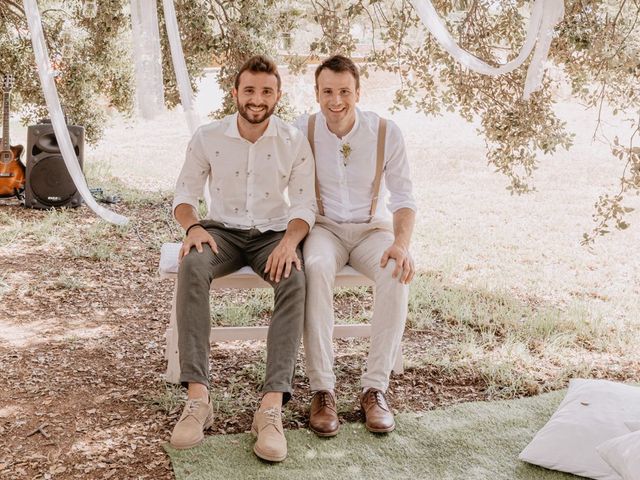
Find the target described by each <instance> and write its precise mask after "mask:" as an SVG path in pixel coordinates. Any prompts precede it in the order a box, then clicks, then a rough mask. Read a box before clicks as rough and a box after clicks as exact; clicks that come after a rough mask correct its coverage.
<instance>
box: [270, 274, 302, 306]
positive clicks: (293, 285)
mask: <svg viewBox="0 0 640 480" xmlns="http://www.w3.org/2000/svg"><path fill="white" fill-rule="evenodd" d="M305 283H306V280H305V270H298V269H297V268H296V267H295V266H292V267H291V273H290V274H289V276H288V277H286V278H285V276H284V274H283V275H282V278H281V279H280V282H278V283H277V284H276V285H275V288H277V289H278V290H280V291H281V292H282V293H286V294H287V296H291V297H294V298H296V299H298V298H300V299H301V300H302V301H304V298H305V291H306V286H305Z"/></svg>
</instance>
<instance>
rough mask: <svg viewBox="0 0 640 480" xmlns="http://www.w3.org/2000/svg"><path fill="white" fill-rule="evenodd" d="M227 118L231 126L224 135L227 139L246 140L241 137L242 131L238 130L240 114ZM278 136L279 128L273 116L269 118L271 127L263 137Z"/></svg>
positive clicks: (268, 126) (268, 127) (269, 126)
mask: <svg viewBox="0 0 640 480" xmlns="http://www.w3.org/2000/svg"><path fill="white" fill-rule="evenodd" d="M227 118H228V119H229V126H227V129H226V130H225V132H224V134H225V135H226V136H227V137H231V138H241V139H242V140H244V138H242V136H241V135H240V131H239V130H238V112H236V113H234V114H233V115H229V116H228V117H227ZM276 136H278V127H277V126H276V120H275V116H274V115H271V117H269V125H267V129H266V130H265V131H264V133H263V134H262V137H276ZM262 137H260V138H262Z"/></svg>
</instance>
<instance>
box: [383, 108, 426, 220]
mask: <svg viewBox="0 0 640 480" xmlns="http://www.w3.org/2000/svg"><path fill="white" fill-rule="evenodd" d="M387 125H388V127H387V139H386V143H387V151H386V156H387V161H386V163H385V176H384V180H385V186H386V188H387V191H388V192H389V199H388V202H387V208H388V209H389V211H391V212H392V213H395V212H396V211H398V210H400V209H401V208H410V209H411V210H413V211H414V212H416V211H417V210H418V207H417V205H416V201H415V199H414V197H413V185H412V182H411V172H410V171H409V160H408V158H407V151H406V148H405V144H404V138H403V137H402V132H401V131H400V128H399V127H398V126H397V125H396V124H395V123H394V122H393V121H391V120H389V121H388V122H387Z"/></svg>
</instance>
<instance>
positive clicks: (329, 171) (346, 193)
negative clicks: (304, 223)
mask: <svg viewBox="0 0 640 480" xmlns="http://www.w3.org/2000/svg"><path fill="white" fill-rule="evenodd" d="M379 118H380V117H379V116H378V115H377V114H375V113H373V112H363V111H361V110H359V109H356V122H355V124H354V126H353V128H352V129H351V131H350V132H349V133H348V134H347V135H345V136H344V137H342V138H338V137H337V136H336V135H335V134H334V133H332V132H331V131H330V130H329V128H328V127H327V121H326V120H325V118H324V116H323V115H322V112H318V114H317V117H316V126H315V135H314V143H315V160H316V174H317V175H318V181H319V183H320V196H321V199H322V206H323V208H324V215H325V216H327V217H329V218H330V219H331V220H333V221H335V222H339V223H345V222H350V223H363V222H367V221H369V220H370V219H371V220H376V221H377V220H389V219H390V218H391V213H393V212H395V211H397V210H399V209H401V208H410V209H411V210H414V211H416V210H417V207H416V202H415V200H414V198H413V194H412V185H411V177H410V173H409V162H408V160H407V154H406V150H405V146H404V139H403V138H402V132H401V131H400V129H399V128H398V126H397V125H396V124H395V123H394V122H392V121H391V120H387V134H386V144H385V154H384V173H383V176H382V179H381V182H380V194H379V201H378V204H377V206H376V211H375V214H374V216H373V218H371V217H370V210H371V200H372V199H373V196H374V192H373V182H374V179H375V176H376V153H377V142H378V121H379ZM308 121H309V115H306V114H305V115H302V116H300V117H298V118H297V119H296V121H295V126H296V127H298V128H299V129H300V130H301V131H302V132H304V134H305V135H306V134H307V123H308ZM345 144H348V145H349V147H348V148H349V149H350V150H351V152H350V154H349V156H348V158H347V159H346V160H345V158H344V155H343V153H342V152H343V151H344V148H345V147H344V145H345Z"/></svg>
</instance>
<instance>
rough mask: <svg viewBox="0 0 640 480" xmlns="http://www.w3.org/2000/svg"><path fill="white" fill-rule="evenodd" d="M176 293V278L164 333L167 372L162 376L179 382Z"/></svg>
mask: <svg viewBox="0 0 640 480" xmlns="http://www.w3.org/2000/svg"><path fill="white" fill-rule="evenodd" d="M177 295H178V279H176V284H175V287H174V289H173V301H172V302H171V318H170V320H169V328H167V333H166V335H165V337H166V340H167V349H166V350H165V352H164V356H165V358H166V359H167V373H166V374H165V376H164V378H165V380H166V381H167V382H169V383H179V382H180V353H179V352H178V320H177V316H176V297H177Z"/></svg>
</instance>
